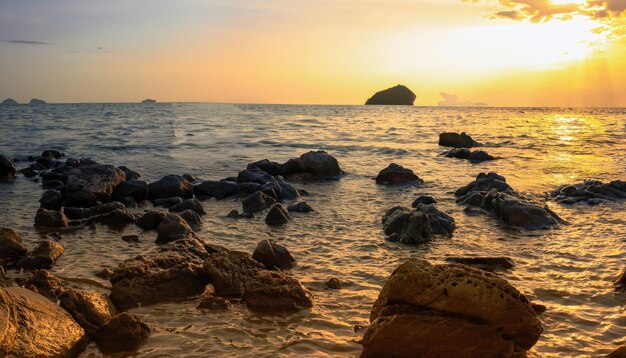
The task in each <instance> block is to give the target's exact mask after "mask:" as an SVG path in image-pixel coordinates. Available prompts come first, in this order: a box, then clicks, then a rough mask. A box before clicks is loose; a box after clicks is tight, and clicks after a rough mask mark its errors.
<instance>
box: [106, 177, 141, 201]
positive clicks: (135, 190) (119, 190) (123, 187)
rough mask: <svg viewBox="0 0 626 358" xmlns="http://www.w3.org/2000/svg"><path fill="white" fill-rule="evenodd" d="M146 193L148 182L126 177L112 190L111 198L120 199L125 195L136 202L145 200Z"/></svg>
mask: <svg viewBox="0 0 626 358" xmlns="http://www.w3.org/2000/svg"><path fill="white" fill-rule="evenodd" d="M147 194H148V183H146V182H145V181H143V180H139V179H128V178H127V179H126V180H125V181H123V182H121V183H119V184H118V185H117V186H116V187H115V190H113V195H112V199H113V200H120V199H122V198H125V197H131V198H133V199H135V200H136V201H137V202H142V201H144V200H146V195H147Z"/></svg>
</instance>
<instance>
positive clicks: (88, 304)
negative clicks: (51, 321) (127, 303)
mask: <svg viewBox="0 0 626 358" xmlns="http://www.w3.org/2000/svg"><path fill="white" fill-rule="evenodd" d="M59 299H60V301H61V307H63V308H64V309H65V310H66V311H67V312H69V313H70V314H71V315H72V317H74V319H75V320H76V322H78V324H80V326H81V327H83V329H84V330H85V332H87V334H89V335H90V336H94V335H95V333H96V332H97V331H98V329H99V328H100V327H102V326H104V325H105V324H106V323H107V322H108V321H109V320H111V319H112V318H113V317H114V316H115V314H116V311H115V307H114V306H113V303H112V302H111V300H109V298H108V297H107V296H106V295H105V294H103V293H100V292H97V291H77V290H72V289H69V290H65V292H63V293H62V294H61V296H60V297H59Z"/></svg>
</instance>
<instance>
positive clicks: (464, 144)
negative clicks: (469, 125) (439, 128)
mask: <svg viewBox="0 0 626 358" xmlns="http://www.w3.org/2000/svg"><path fill="white" fill-rule="evenodd" d="M439 145H441V146H444V147H454V148H472V147H480V146H481V145H482V144H480V143H478V142H476V141H475V140H474V139H472V137H471V136H469V135H467V134H466V133H465V132H462V133H461V134H459V133H454V132H445V133H441V134H439Z"/></svg>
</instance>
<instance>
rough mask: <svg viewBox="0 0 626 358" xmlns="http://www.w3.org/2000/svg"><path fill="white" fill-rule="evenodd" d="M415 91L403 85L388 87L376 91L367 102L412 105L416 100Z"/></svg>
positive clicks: (370, 103)
mask: <svg viewBox="0 0 626 358" xmlns="http://www.w3.org/2000/svg"><path fill="white" fill-rule="evenodd" d="M415 98H416V96H415V93H413V92H412V91H411V90H410V89H408V88H407V87H406V86H403V85H397V86H395V87H391V88H387V89H386V90H383V91H380V92H376V93H375V94H374V95H373V96H372V97H370V99H368V100H367V102H365V104H366V105H399V106H412V105H413V102H415Z"/></svg>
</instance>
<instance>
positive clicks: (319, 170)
mask: <svg viewBox="0 0 626 358" xmlns="http://www.w3.org/2000/svg"><path fill="white" fill-rule="evenodd" d="M297 161H298V165H299V167H300V171H303V172H308V173H312V174H313V175H314V176H315V177H316V178H337V177H339V176H341V175H342V174H343V171H342V170H341V168H340V167H339V162H338V161H337V159H336V158H335V157H333V156H331V155H330V154H328V153H326V152H325V151H323V150H318V151H311V152H307V153H304V154H302V155H301V156H300V158H298V160H297Z"/></svg>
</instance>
